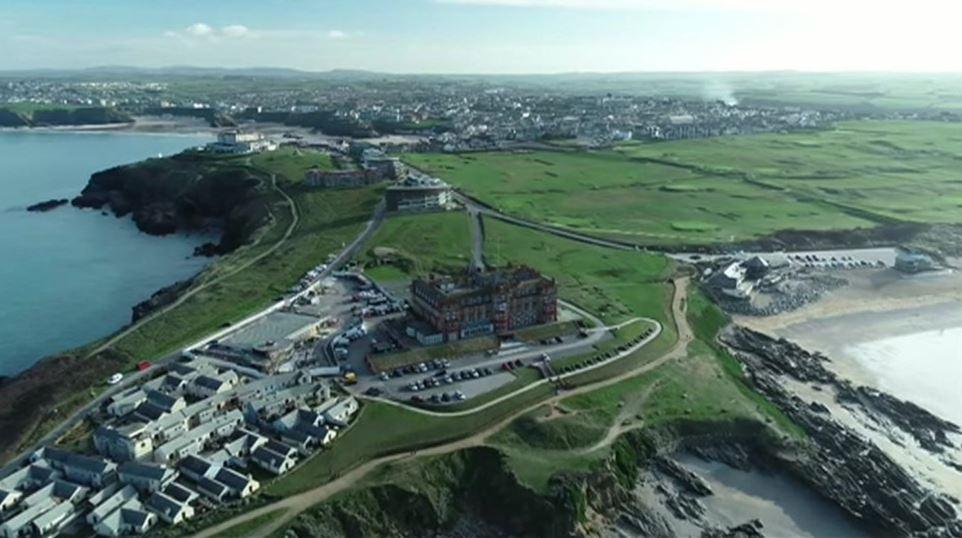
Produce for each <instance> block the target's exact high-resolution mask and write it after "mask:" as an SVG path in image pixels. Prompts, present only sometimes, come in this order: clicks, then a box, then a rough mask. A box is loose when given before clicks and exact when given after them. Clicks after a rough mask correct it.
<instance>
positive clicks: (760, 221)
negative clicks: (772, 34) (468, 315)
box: [405, 122, 962, 245]
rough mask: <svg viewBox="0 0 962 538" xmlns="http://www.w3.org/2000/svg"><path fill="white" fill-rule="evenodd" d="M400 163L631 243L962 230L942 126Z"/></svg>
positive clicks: (522, 213)
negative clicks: (908, 227) (895, 226)
mask: <svg viewBox="0 0 962 538" xmlns="http://www.w3.org/2000/svg"><path fill="white" fill-rule="evenodd" d="M405 159H406V160H407V161H408V162H411V163H412V164H413V165H415V166H417V167H419V168H422V169H424V170H426V171H428V172H430V173H433V174H436V175H438V176H440V177H442V178H444V179H446V180H448V181H450V182H452V183H453V184H455V185H457V186H458V187H460V188H462V189H464V190H465V191H466V192H468V193H469V194H472V195H475V196H477V197H478V198H479V199H481V200H482V201H485V202H487V203H489V204H491V205H493V206H494V207H496V208H497V209H499V210H501V211H503V212H505V213H508V214H512V215H515V216H519V217H524V218H530V219H532V220H537V221H540V222H544V223H547V224H553V225H555V226H560V227H564V228H570V229H574V230H578V231H582V232H585V233H590V234H594V235H599V236H606V237H612V238H616V239H620V240H625V241H629V242H634V243H639V244H650V245H685V244H711V243H718V242H727V241H748V240H751V239H755V238H759V237H763V236H766V235H769V234H771V233H773V232H776V231H780V230H834V229H842V230H844V229H856V228H868V227H874V226H877V225H880V224H884V223H890V222H926V223H955V222H962V181H960V180H962V177H960V176H959V174H958V166H959V163H960V160H962V126H959V125H956V124H951V123H932V122H849V123H842V124H840V125H839V126H838V127H837V128H836V129H834V130H830V131H813V132H808V133H795V134H768V135H756V136H740V137H719V138H711V139H705V140H686V141H677V142H662V143H629V144H624V145H621V146H618V147H616V148H615V149H613V150H605V151H590V152H546V151H541V152H518V153H507V152H500V153H471V154H411V155H407V156H406V157H405Z"/></svg>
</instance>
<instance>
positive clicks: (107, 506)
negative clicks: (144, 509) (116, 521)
mask: <svg viewBox="0 0 962 538" xmlns="http://www.w3.org/2000/svg"><path fill="white" fill-rule="evenodd" d="M136 498H137V490H136V489H134V487H133V486H130V485H125V486H123V487H122V488H120V489H118V490H116V491H115V492H114V494H113V495H110V496H109V497H107V498H106V499H104V500H103V501H102V502H100V503H99V504H97V505H96V506H94V508H93V510H91V511H90V512H89V513H88V514H87V523H89V524H90V525H93V526H96V525H97V523H100V522H101V521H103V519H104V518H105V517H107V515H108V514H110V513H111V512H113V511H115V510H117V509H118V508H120V507H121V506H123V505H124V504H125V503H126V502H127V501H129V500H131V499H136Z"/></svg>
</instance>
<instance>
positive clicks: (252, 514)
mask: <svg viewBox="0 0 962 538" xmlns="http://www.w3.org/2000/svg"><path fill="white" fill-rule="evenodd" d="M674 284H675V292H674V296H673V298H672V315H673V316H674V318H675V326H676V327H677V330H678V340H677V341H676V342H675V344H674V345H672V347H671V348H670V349H669V350H668V351H667V352H666V353H665V354H664V355H662V356H661V357H659V358H658V359H655V360H654V361H651V362H648V363H645V364H642V365H640V366H638V367H637V368H633V369H631V370H629V371H627V372H624V373H622V374H620V375H617V376H614V377H610V378H608V379H605V380H602V381H597V382H594V383H587V384H585V385H582V386H580V387H577V388H575V389H573V390H570V391H567V392H564V393H561V394H558V395H556V396H553V397H551V398H549V399H547V400H543V401H540V402H537V403H534V404H531V405H528V406H526V407H523V408H521V409H518V410H516V411H514V412H512V413H511V414H509V415H508V416H506V417H505V418H503V419H502V420H500V421H498V422H497V423H495V424H494V425H492V426H489V427H487V428H485V429H483V430H481V431H479V432H477V433H475V434H473V435H471V436H470V437H466V438H464V439H461V440H458V441H454V442H451V443H445V444H442V445H438V446H435V447H432V448H428V449H424V450H419V451H417V452H414V453H412V452H404V453H401V454H394V455H390V456H383V457H380V458H376V459H373V460H371V461H368V462H366V463H363V464H361V465H359V466H358V467H355V468H354V469H352V470H350V471H348V472H346V473H345V474H343V475H341V476H340V477H338V478H337V479H335V480H332V481H330V482H328V483H326V484H323V485H321V486H318V487H316V488H314V489H312V490H308V491H305V492H303V493H299V494H297V495H293V496H290V497H286V498H284V499H281V500H279V501H276V502H273V503H270V504H267V505H264V506H261V507H259V508H256V509H254V510H251V511H249V512H245V513H243V514H241V515H238V516H236V517H234V518H231V519H229V520H227V521H224V522H222V523H220V524H218V525H214V526H212V527H208V528H207V529H204V530H203V531H201V532H199V533H197V534H195V535H194V537H195V538H209V537H211V536H214V535H216V534H219V533H222V532H225V531H228V530H230V529H231V528H232V527H235V526H237V525H240V524H241V523H245V522H248V521H251V520H253V519H256V518H258V517H260V516H263V515H265V514H269V513H272V512H275V511H278V510H285V512H284V513H283V514H282V515H280V516H278V517H277V518H276V519H274V520H273V521H271V522H270V523H269V524H267V525H264V526H263V527H261V528H259V529H256V530H255V531H254V532H252V533H251V534H250V536H253V537H258V538H260V537H266V536H270V535H271V534H273V533H274V532H276V531H277V530H279V529H281V528H283V527H284V526H285V525H287V524H288V523H289V522H290V521H291V520H292V519H294V518H295V517H296V516H297V515H298V514H300V513H301V512H304V511H305V510H308V509H310V508H311V507H312V506H314V505H316V504H318V503H320V502H322V501H325V500H327V499H329V498H330V497H331V496H333V495H335V494H337V493H340V492H342V491H345V490H348V489H350V488H351V487H352V486H354V484H356V483H357V482H358V481H359V480H361V479H362V478H364V477H365V476H367V475H368V474H369V473H370V472H371V471H373V470H374V469H376V468H378V467H380V466H381V465H384V464H387V463H392V462H397V461H402V460H411V459H414V458H419V457H423V456H437V455H442V454H449V453H452V452H456V451H458V450H463V449H466V448H472V447H476V446H481V445H483V444H484V443H485V441H486V440H487V438H488V437H489V436H491V435H492V434H493V433H495V432H497V431H499V430H501V429H502V428H504V427H505V426H506V425H508V424H510V423H511V421H513V420H515V419H516V418H518V417H519V416H521V415H524V414H526V413H529V412H531V411H532V410H534V409H537V408H539V407H541V406H543V405H550V404H554V403H557V402H559V401H561V400H563V399H565V398H569V397H571V396H575V395H578V394H583V393H586V392H590V391H594V390H598V389H601V388H605V387H608V386H611V385H614V384H616V383H620V382H621V381H624V380H626V379H630V378H632V377H635V376H638V375H641V374H643V373H646V372H649V371H651V370H654V369H656V368H658V367H659V366H662V365H663V364H665V363H666V362H668V361H670V360H675V359H677V358H679V357H684V356H685V355H686V351H687V349H688V344H689V343H690V342H691V341H692V340H693V338H694V337H693V335H692V332H691V328H690V327H689V326H688V322H687V319H686V317H685V311H684V310H685V300H684V299H685V296H686V294H687V290H688V278H687V277H685V278H679V279H676V280H675V281H674ZM443 415H444V416H457V415H454V414H451V413H444V414H443Z"/></svg>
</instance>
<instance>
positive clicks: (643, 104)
mask: <svg viewBox="0 0 962 538" xmlns="http://www.w3.org/2000/svg"><path fill="white" fill-rule="evenodd" d="M159 80H163V78H162V77H161V78H160V79H159ZM295 80H296V78H295ZM362 81H363V86H362V87H358V86H357V85H355V84H351V83H349V82H346V81H345V82H333V83H327V82H324V83H322V84H320V85H319V87H318V88H316V89H315V88H304V87H303V86H305V84H304V83H302V82H298V83H296V84H295V83H292V88H291V89H289V90H277V91H271V92H265V91H249V90H247V89H244V88H236V89H234V88H231V87H230V86H228V87H226V88H225V92H226V95H224V96H223V97H222V98H221V99H218V100H216V101H211V100H205V99H203V98H202V97H201V96H196V97H191V98H186V99H185V98H183V97H180V95H181V94H182V92H180V91H178V88H177V85H176V84H172V83H169V82H159V81H158V82H154V81H150V80H149V78H148V80H142V81H141V80H125V79H123V78H119V79H117V75H110V76H105V77H104V78H102V79H97V77H96V76H92V78H91V80H90V81H89V82H88V81H84V82H53V81H47V80H17V81H8V82H6V83H2V82H0V103H4V102H6V103H11V104H12V105H15V107H16V108H22V109H27V110H29V109H38V110H39V111H40V114H41V116H39V117H40V119H39V121H37V122H36V123H37V124H42V122H43V121H44V120H43V119H42V113H43V110H44V109H56V108H58V107H62V108H66V109H91V108H104V109H110V110H116V111H119V112H120V113H121V114H123V115H124V116H123V117H124V118H125V119H116V120H115V121H118V122H121V123H122V122H125V121H126V122H131V121H134V118H141V120H146V119H151V121H157V120H161V121H164V120H171V119H175V120H177V121H180V122H184V121H186V122H188V123H187V125H190V123H189V122H190V121H194V122H195V123H194V126H195V127H197V128H202V127H204V126H213V127H231V126H239V125H244V124H247V123H250V122H258V123H261V124H265V123H275V124H279V125H284V126H287V127H289V128H292V129H294V128H308V129H314V128H316V129H320V130H322V131H323V132H324V133H326V134H329V135H332V136H350V137H360V138H376V137H379V136H401V137H407V138H405V146H406V147H408V148H410V149H412V150H415V151H445V152H457V151H478V150H492V149H504V148H511V147H517V146H519V145H522V146H523V145H524V144H536V143H541V142H544V141H550V140H572V141H578V142H579V143H581V144H584V145H588V146H594V145H609V144H611V143H617V142H624V141H628V140H681V139H692V138H707V137H713V136H728V135H745V134H752V133H769V132H789V131H800V130H806V129H815V128H820V127H824V126H826V125H829V124H831V123H832V122H836V121H841V120H845V119H852V118H856V117H861V116H864V113H853V112H844V111H838V110H824V109H818V108H809V109H806V108H801V107H798V106H772V105H763V104H759V105H747V104H741V103H739V102H738V100H737V99H735V98H734V97H733V95H732V93H731V91H729V90H726V89H724V86H723V85H719V84H711V83H710V84H708V86H709V89H710V91H709V94H710V95H709V96H710V97H713V99H712V98H710V99H707V100H705V99H687V98H674V97H638V96H631V95H616V94H610V93H609V94H607V95H603V96H581V95H568V94H565V93H560V92H557V91H554V90H547V89H542V88H537V89H536V88H531V89H524V88H518V87H515V86H512V85H505V86H498V85H482V86H480V87H479V85H478V84H472V83H459V82H456V81H447V80H443V79H442V80H434V79H431V78H425V79H423V80H419V81H415V82H412V84H414V85H415V88H416V89H415V91H409V90H407V89H405V90H402V91H398V90H396V89H395V88H394V85H393V84H392V83H391V82H381V81H378V80H367V79H362ZM308 86H309V84H308ZM716 87H717V88H716ZM712 88H714V89H712ZM318 102H323V103H324V104H323V105H321V104H317V103H318ZM3 119H4V117H0V121H2V120H3ZM6 120H7V121H8V122H10V123H9V126H16V125H15V124H16V122H18V121H19V120H17V119H16V118H14V117H9V118H6ZM49 121H50V122H55V121H57V120H56V119H55V118H50V119H49ZM51 124H55V123H51Z"/></svg>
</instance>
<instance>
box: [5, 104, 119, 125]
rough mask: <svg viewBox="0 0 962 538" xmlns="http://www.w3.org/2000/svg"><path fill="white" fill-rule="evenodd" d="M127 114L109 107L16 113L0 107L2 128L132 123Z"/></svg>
mask: <svg viewBox="0 0 962 538" xmlns="http://www.w3.org/2000/svg"><path fill="white" fill-rule="evenodd" d="M133 121H134V119H133V118H132V117H131V116H130V115H129V114H127V113H125V112H121V111H119V110H116V109H113V108H107V107H81V108H51V109H38V110H34V111H32V112H16V111H14V110H10V109H8V108H3V107H0V127H66V126H72V125H110V124H115V123H132V122H133Z"/></svg>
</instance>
